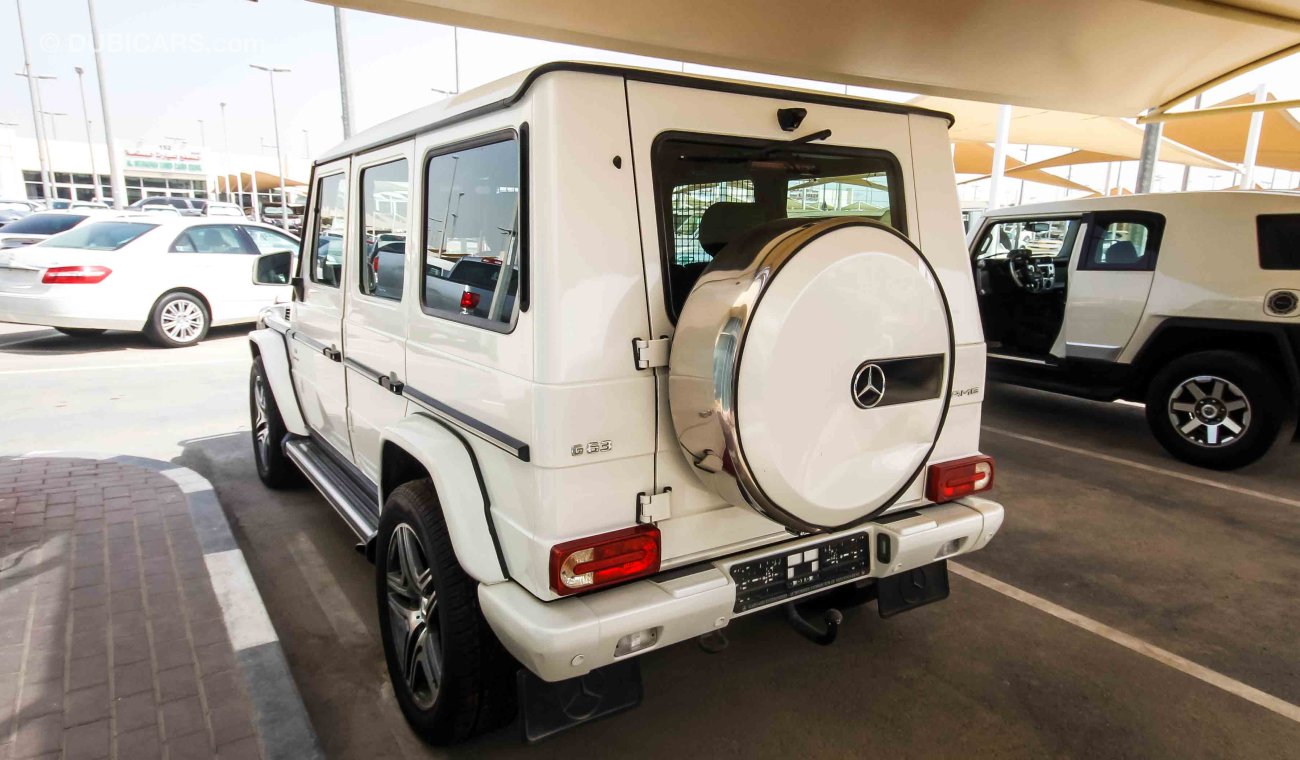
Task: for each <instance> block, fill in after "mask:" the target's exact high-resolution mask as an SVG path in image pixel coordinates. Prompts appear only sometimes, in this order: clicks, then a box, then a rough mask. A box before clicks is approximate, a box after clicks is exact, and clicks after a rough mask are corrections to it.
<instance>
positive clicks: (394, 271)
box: [357, 158, 411, 301]
mask: <svg viewBox="0 0 1300 760" xmlns="http://www.w3.org/2000/svg"><path fill="white" fill-rule="evenodd" d="M409 171H410V167H409V165H408V164H407V162H406V159H404V158H403V159H400V160H397V161H390V162H388V163H386V164H380V165H379V166H371V167H370V168H368V169H363V170H362V171H361V224H362V228H361V233H362V234H361V255H360V256H359V257H358V260H359V261H360V264H361V271H360V272H359V275H360V276H359V277H358V279H357V284H358V286H359V287H360V288H361V292H362V293H364V294H366V295H368V296H375V297H377V298H388V299H391V300H394V301H400V300H402V285H403V282H404V273H405V271H406V233H407V230H408V223H409V220H410V196H411V179H410V173H409Z"/></svg>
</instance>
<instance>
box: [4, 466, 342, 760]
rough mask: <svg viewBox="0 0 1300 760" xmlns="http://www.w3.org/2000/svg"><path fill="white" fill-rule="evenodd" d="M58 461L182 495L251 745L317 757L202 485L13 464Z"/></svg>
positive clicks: (190, 476)
mask: <svg viewBox="0 0 1300 760" xmlns="http://www.w3.org/2000/svg"><path fill="white" fill-rule="evenodd" d="M34 457H59V458H66V459H93V460H97V461H110V462H116V463H118V464H124V465H130V466H133V467H139V468H141V469H145V470H150V471H153V472H156V473H158V474H160V475H162V476H163V477H166V478H167V479H169V480H171V481H172V482H174V483H175V484H176V485H177V486H178V487H179V488H180V490H181V493H183V494H184V495H185V501H186V506H187V508H188V509H189V513H190V519H191V520H192V521H193V522H194V530H195V532H196V533H197V534H198V538H199V544H200V546H202V547H203V559H204V563H205V564H206V565H207V571H208V580H209V581H210V582H211V584H212V589H213V591H214V592H215V593H216V596H217V601H218V603H219V604H220V605H221V613H222V619H223V620H224V622H225V624H226V633H227V635H228V636H229V637H230V644H231V647H232V648H233V649H234V651H235V659H236V661H237V662H238V663H239V672H240V674H241V676H242V677H243V680H244V688H245V689H247V691H248V696H249V699H250V701H251V702H252V704H253V718H254V722H255V724H256V726H257V734H258V740H259V741H260V742H261V745H262V751H263V753H264V755H265V757H266V758H267V760H298V759H299V758H311V759H313V760H315V759H317V758H319V759H321V760H323V758H324V757H325V755H324V753H323V752H322V751H321V749H320V743H319V741H318V740H317V738H316V730H315V729H314V728H313V727H312V724H311V720H310V718H309V717H308V716H307V708H306V707H305V706H304V705H303V702H302V695H300V694H299V693H298V686H297V684H296V683H294V680H293V676H292V674H291V673H290V671H289V663H288V661H287V660H286V659H285V656H284V650H283V649H282V648H281V647H280V639H279V637H278V636H277V635H276V632H275V628H274V626H272V624H271V618H270V615H269V614H268V613H267V611H266V605H265V604H264V603H263V602H262V596H261V594H259V593H258V591H257V585H256V584H255V583H254V582H253V575H252V573H251V572H250V571H249V569H248V564H247V562H245V561H244V553H243V552H242V551H240V549H239V547H238V545H237V544H236V543H235V537H234V534H233V533H231V531H230V523H229V522H228V521H227V520H226V514H225V512H224V511H222V509H221V503H220V502H219V501H218V500H217V493H216V490H215V489H213V487H212V484H211V483H209V482H208V480H207V479H206V478H204V477H203V476H202V475H199V474H198V473H197V472H195V471H193V470H191V469H189V468H187V467H178V466H176V465H174V464H172V463H171V462H163V461H161V460H158V459H148V458H145V457H137V456H126V455H115V454H104V453H98V452H84V451H33V452H28V453H26V454H20V455H18V456H17V457H16V458H19V459H30V458H34Z"/></svg>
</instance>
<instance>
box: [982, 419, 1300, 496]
mask: <svg viewBox="0 0 1300 760" xmlns="http://www.w3.org/2000/svg"><path fill="white" fill-rule="evenodd" d="M984 430H985V431H987V432H990V433H997V434H998V435H1005V436H1007V437H1008V438H1015V439H1016V440H1019V441H1025V442H1026V443H1034V444H1038V445H1039V446H1051V447H1052V448H1054V449H1060V450H1061V451H1068V452H1070V453H1071V454H1078V455H1079V456H1085V457H1091V458H1092V459H1100V460H1101V461H1103V462H1109V463H1110V464H1118V465H1123V466H1124V467H1132V468H1133V469H1135V470H1142V471H1143V472H1154V473H1157V474H1159V475H1167V476H1169V477H1171V478H1177V479H1179V480H1184V481H1187V482H1188V483H1195V484H1197V485H1202V486H1209V487H1210V488H1218V489H1220V490H1222V491H1230V492H1232V493H1235V494H1241V495H1242V496H1250V497H1252V498H1256V499H1262V500H1264V501H1271V502H1273V503H1274V504H1281V505H1282V506H1285V507H1297V508H1300V500H1296V499H1288V498H1286V497H1285V496H1277V495H1275V494H1271V493H1265V492H1264V491H1256V490H1254V489H1252V488H1241V487H1239V486H1232V485H1228V484H1227V483H1220V482H1219V481H1217V480H1210V479H1209V478H1202V477H1198V476H1196V475H1188V474H1186V473H1182V472H1175V471H1174V470H1166V469H1165V468H1163V467H1155V466H1152V465H1149V464H1142V463H1141V462H1132V461H1129V460H1127V459H1121V458H1119V457H1113V456H1110V455H1109V454H1100V453H1098V452H1096V451H1088V450H1087V449H1080V448H1076V447H1074V446H1066V445H1065V444H1063V443H1056V442H1055V441H1048V440H1045V439H1043V438H1035V437H1033V436H1031V435H1024V434H1022V433H1013V432H1011V431H1010V430H1002V429H1001V428H995V427H989V426H987V425H985V426H984Z"/></svg>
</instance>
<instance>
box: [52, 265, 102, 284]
mask: <svg viewBox="0 0 1300 760" xmlns="http://www.w3.org/2000/svg"><path fill="white" fill-rule="evenodd" d="M112 273H113V270H111V269H109V268H108V267H93V266H76V267H50V268H49V269H46V270H45V276H44V277H42V278H41V282H43V283H45V284H46V285H94V284H95V283H97V282H102V281H103V280H104V278H105V277H107V276H109V275H110V274H112Z"/></svg>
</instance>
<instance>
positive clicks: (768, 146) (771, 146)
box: [754, 129, 831, 156]
mask: <svg viewBox="0 0 1300 760" xmlns="http://www.w3.org/2000/svg"><path fill="white" fill-rule="evenodd" d="M830 136H831V131H830V130H829V129H823V130H821V131H819V132H813V133H812V134H807V135H804V136H803V137H796V138H794V139H793V140H772V141H770V142H767V143H764V144H763V145H756V146H754V150H755V152H756V153H757V155H759V156H767V155H770V154H772V153H775V152H777V151H778V150H782V149H784V148H789V147H792V146H795V145H807V144H808V143H810V142H818V141H820V140H825V139H826V138H828V137H830Z"/></svg>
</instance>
